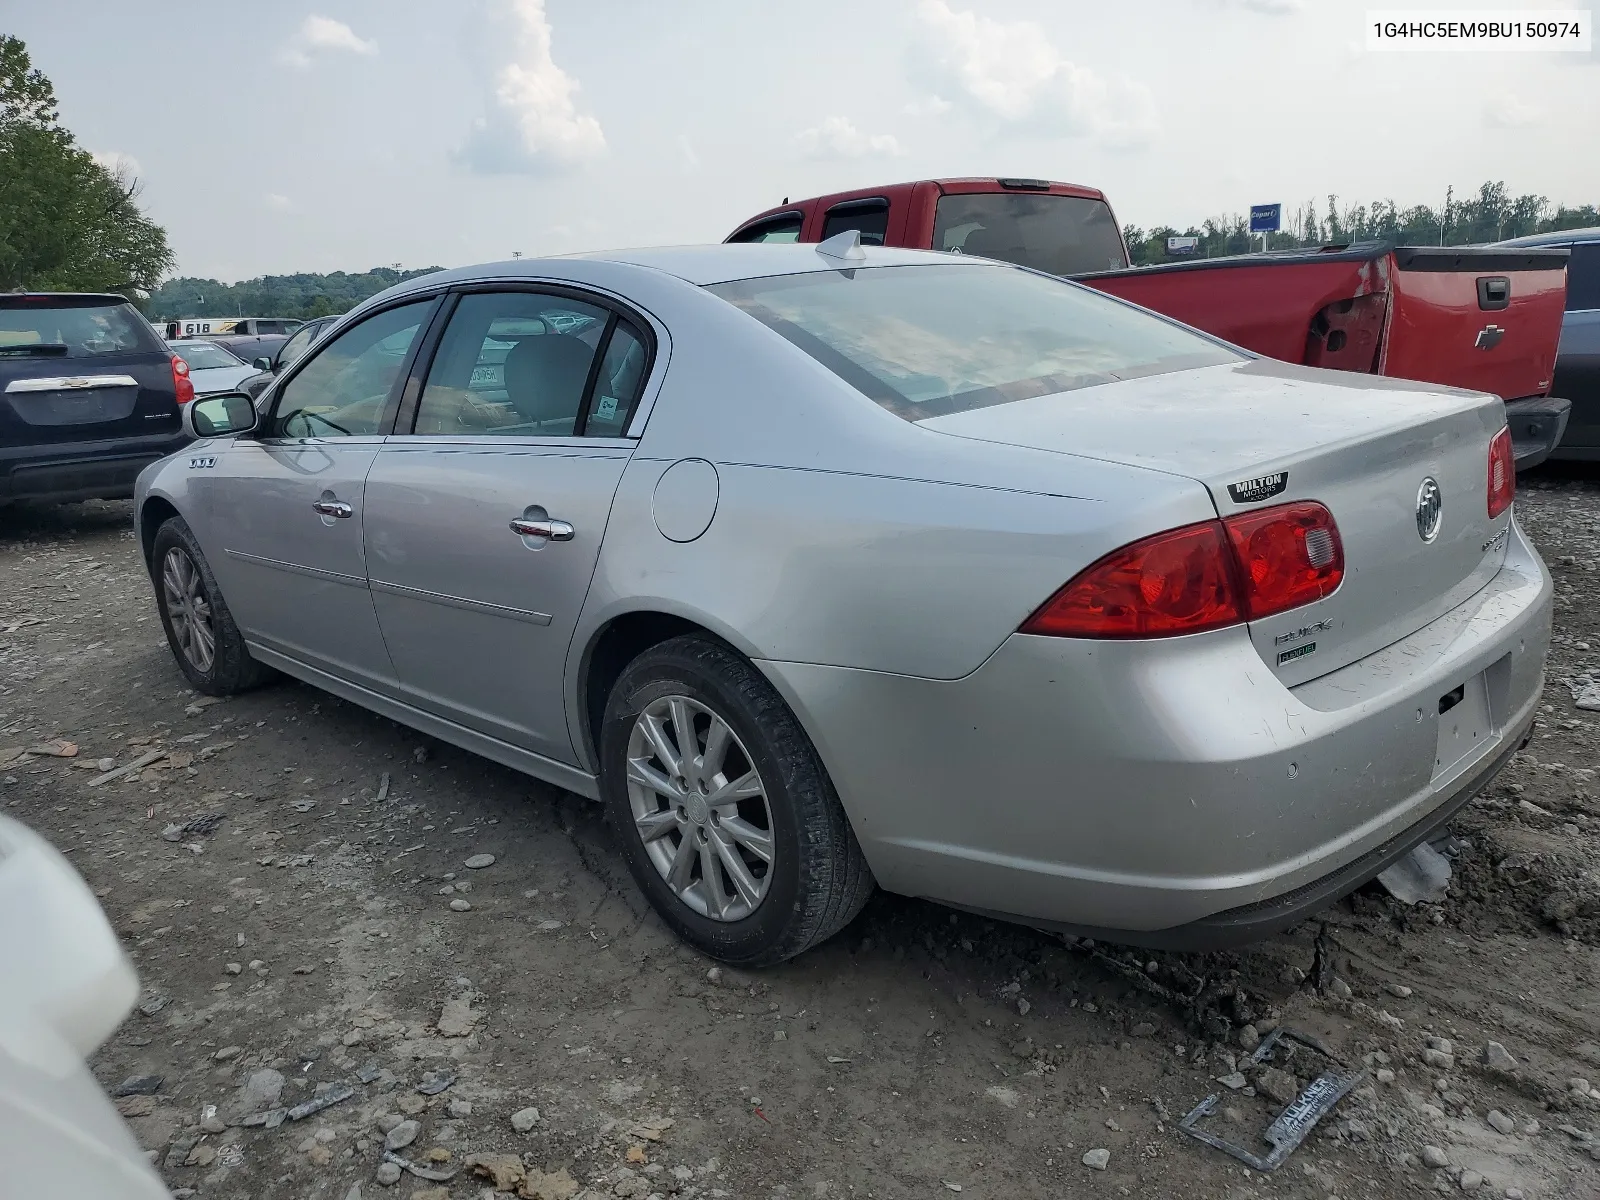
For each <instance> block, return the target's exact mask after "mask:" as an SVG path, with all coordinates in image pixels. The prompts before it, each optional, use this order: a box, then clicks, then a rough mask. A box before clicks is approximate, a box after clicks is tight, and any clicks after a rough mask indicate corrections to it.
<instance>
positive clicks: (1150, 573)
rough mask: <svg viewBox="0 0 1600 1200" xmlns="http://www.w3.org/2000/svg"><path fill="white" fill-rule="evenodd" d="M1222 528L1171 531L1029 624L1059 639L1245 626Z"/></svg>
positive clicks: (1060, 596) (1127, 554) (1091, 571)
mask: <svg viewBox="0 0 1600 1200" xmlns="http://www.w3.org/2000/svg"><path fill="white" fill-rule="evenodd" d="M1234 572H1235V567H1234V563H1233V556H1232V555H1231V554H1229V553H1228V543H1227V535H1226V533H1225V532H1224V531H1223V528H1222V522H1221V521H1205V522H1203V523H1202V524H1199V525H1186V526H1184V527H1183V528H1181V529H1169V530H1168V531H1167V532H1166V533H1158V534H1156V535H1155V536H1154V537H1148V538H1145V539H1144V540H1143V541H1140V542H1134V543H1133V544H1132V545H1131V546H1124V547H1123V548H1122V549H1121V550H1113V551H1112V552H1111V553H1110V554H1108V555H1106V556H1105V557H1104V558H1102V559H1101V560H1100V561H1099V562H1097V563H1095V564H1094V565H1093V566H1091V567H1089V568H1088V569H1087V570H1085V571H1083V572H1081V573H1080V574H1079V575H1078V577H1077V578H1076V579H1074V580H1072V582H1071V583H1069V584H1067V585H1066V586H1065V587H1064V588H1062V589H1061V590H1060V591H1059V592H1057V593H1056V594H1055V595H1054V596H1052V597H1050V599H1049V600H1047V601H1046V602H1045V604H1044V607H1043V608H1041V609H1039V611H1038V612H1036V613H1034V614H1033V616H1031V617H1029V618H1028V619H1027V620H1026V621H1025V622H1023V625H1022V632H1023V633H1043V634H1050V635H1053V636H1055V637H1087V638H1141V637H1168V636H1171V635H1172V634H1176V633H1200V632H1201V631H1203V630H1206V629H1219V628H1221V627H1222V626H1224V625H1235V624H1237V623H1238V622H1240V621H1242V620H1244V613H1243V611H1242V610H1241V609H1240V607H1239V586H1238V582H1237V581H1236V579H1235V578H1234Z"/></svg>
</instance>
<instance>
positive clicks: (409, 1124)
mask: <svg viewBox="0 0 1600 1200" xmlns="http://www.w3.org/2000/svg"><path fill="white" fill-rule="evenodd" d="M421 1132H422V1126H421V1125H419V1124H418V1123H417V1122H415V1121H401V1122H400V1124H398V1125H396V1126H395V1127H394V1128H393V1129H391V1130H389V1132H388V1133H387V1134H386V1135H384V1139H383V1145H384V1148H385V1149H386V1150H404V1149H405V1148H406V1147H407V1146H409V1145H411V1143H412V1142H414V1141H416V1140H417V1134H419V1133H421Z"/></svg>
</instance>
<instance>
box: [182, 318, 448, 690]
mask: <svg viewBox="0 0 1600 1200" xmlns="http://www.w3.org/2000/svg"><path fill="white" fill-rule="evenodd" d="M436 304H437V300H436V299H435V298H431V297H430V298H429V299H426V300H420V301H413V302H411V303H409V304H402V305H400V306H398V307H395V308H390V309H386V310H384V311H383V312H379V313H376V314H374V315H373V316H370V317H368V318H366V319H365V320H363V321H361V322H359V323H358V324H356V325H353V326H351V327H350V328H349V329H347V330H345V331H344V332H343V333H341V334H340V335H339V336H338V337H336V338H334V339H333V340H332V341H331V342H329V343H328V344H327V345H325V346H322V347H320V348H318V349H317V350H316V351H314V352H313V353H312V354H311V355H310V357H309V358H308V359H307V360H306V361H305V362H304V363H303V365H301V366H300V367H299V369H298V370H296V371H295V373H294V374H293V375H292V376H291V377H290V378H289V379H287V380H286V381H285V382H284V383H283V384H282V386H280V387H279V388H278V389H277V391H276V393H275V395H274V397H273V402H272V408H271V411H270V412H269V413H268V414H267V416H266V419H265V421H264V422H263V425H262V429H261V431H260V433H259V435H258V436H256V437H252V438H239V439H235V440H234V441H233V442H232V443H231V444H230V445H229V446H228V447H227V449H226V451H225V452H223V453H220V454H218V455H217V456H216V462H215V466H214V467H212V468H209V469H207V470H206V471H205V475H206V477H207V478H206V482H207V483H209V484H212V485H213V486H211V487H209V488H207V492H208V494H209V495H211V496H212V497H214V498H215V499H216V501H217V503H216V504H214V505H212V506H210V513H209V519H210V521H211V525H212V535H213V536H212V541H213V542H220V544H221V550H222V552H221V553H220V554H219V553H209V552H208V557H209V558H210V560H211V564H212V568H213V570H214V571H215V572H216V575H217V579H218V582H219V583H220V584H221V585H222V591H223V595H224V596H226V597H227V600H228V607H229V608H230V609H231V610H232V612H233V615H234V619H235V620H236V621H237V622H238V625H239V628H240V630H241V631H242V632H243V633H244V636H245V638H246V640H247V641H249V642H250V643H252V645H254V646H259V647H262V648H264V649H266V650H268V651H270V652H275V653H277V654H280V655H283V656H285V657H287V658H290V659H293V660H295V661H296V662H299V663H303V664H305V665H307V666H310V667H313V668H315V669H316V670H318V671H323V672H326V673H329V674H332V675H334V676H337V677H339V678H342V679H345V680H348V681H350V682H353V683H356V684H359V685H360V686H363V687H366V688H370V689H372V690H375V691H380V692H384V693H387V694H391V695H392V694H393V692H394V668H393V665H392V664H391V662H390V660H389V654H388V651H387V649H386V648H385V647H384V644H383V637H382V635H381V634H380V632H379V630H378V619H377V615H376V614H375V613H374V611H373V607H372V594H371V592H370V591H369V589H368V587H367V566H366V559H365V551H364V548H363V545H362V522H363V520H364V517H365V507H366V480H367V471H368V469H369V468H370V467H371V466H372V462H373V459H374V457H375V456H376V455H377V453H378V447H379V446H381V445H382V444H383V439H384V435H385V434H386V433H387V432H388V430H389V428H390V427H391V426H392V424H393V421H394V413H395V411H396V408H397V405H398V393H399V389H400V387H401V384H402V382H403V381H404V379H405V377H406V374H407V371H408V369H409V366H410V362H411V358H412V356H413V354H414V352H415V350H416V346H417V343H418V341H419V339H420V338H421V335H422V332H423V330H425V329H426V328H427V324H428V320H429V318H430V317H431V315H432V313H433V311H434V308H435V305H436ZM208 551H209V547H208Z"/></svg>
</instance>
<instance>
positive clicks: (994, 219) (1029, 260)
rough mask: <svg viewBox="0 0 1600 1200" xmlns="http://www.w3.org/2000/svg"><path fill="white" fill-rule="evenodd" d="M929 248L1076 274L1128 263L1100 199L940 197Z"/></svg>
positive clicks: (1011, 195)
mask: <svg viewBox="0 0 1600 1200" xmlns="http://www.w3.org/2000/svg"><path fill="white" fill-rule="evenodd" d="M933 248H934V249H935V250H943V251H945V252H947V253H950V254H976V255H979V256H981V257H983V258H998V259H999V260H1000V261H1002V262H1009V263H1016V264H1017V265H1018V266H1021V267H1032V268H1033V269H1034V270H1036V271H1048V272H1049V273H1050V274H1052V275H1078V274H1082V273H1083V272H1086V271H1108V270H1114V269H1116V268H1118V267H1125V266H1127V265H1128V258H1127V252H1126V250H1125V249H1124V248H1123V245H1122V235H1121V233H1120V232H1118V230H1117V222H1116V220H1115V218H1113V217H1112V215H1111V208H1110V206H1109V205H1107V204H1106V203H1105V201H1103V200H1085V199H1083V198H1082V197H1080V196H1049V195H1017V194H1014V193H1010V192H1006V193H999V194H996V193H979V194H971V195H964V196H941V197H940V198H939V207H938V209H937V210H936V211H935V214H934V219H933Z"/></svg>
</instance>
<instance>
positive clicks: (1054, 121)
mask: <svg viewBox="0 0 1600 1200" xmlns="http://www.w3.org/2000/svg"><path fill="white" fill-rule="evenodd" d="M917 16H918V17H919V19H920V21H921V25H922V35H923V36H922V38H921V42H920V45H919V46H918V49H917V54H918V57H917V59H916V60H915V67H916V69H917V70H918V72H919V73H920V74H921V75H923V76H924V77H925V78H926V79H927V80H928V82H930V83H931V84H932V85H933V87H932V90H933V91H934V92H935V93H936V95H937V96H938V98H939V99H942V100H946V101H955V102H957V103H960V104H962V105H964V106H965V107H967V108H969V109H970V110H972V111H974V112H976V113H978V114H979V115H982V116H984V117H987V118H991V119H995V120H998V121H1001V122H1004V123H1007V124H1027V125H1032V126H1034V127H1042V128H1044V129H1047V130H1051V131H1054V132H1057V133H1061V134H1068V135H1077V136H1083V137H1090V138H1093V139H1095V140H1096V141H1100V142H1103V143H1105V144H1107V145H1111V146H1132V145H1138V144H1141V143H1143V142H1146V141H1148V140H1149V139H1150V138H1151V137H1152V136H1153V135H1154V134H1155V132H1156V129H1157V126H1158V121H1157V117H1156V105H1155V98H1154V97H1153V96H1152V95H1151V93H1150V89H1149V88H1147V87H1145V86H1144V85H1143V84H1141V83H1137V82H1135V81H1134V80H1131V79H1127V78H1124V77H1122V76H1107V75H1102V74H1100V73H1099V72H1098V71H1095V70H1093V69H1092V68H1090V67H1082V66H1079V65H1078V64H1077V63H1074V62H1072V61H1071V60H1070V59H1068V58H1066V57H1065V56H1064V55H1063V54H1062V53H1061V51H1059V50H1058V49H1056V47H1055V45H1054V43H1052V42H1051V41H1050V39H1049V37H1048V36H1047V35H1046V34H1045V32H1044V30H1043V29H1041V28H1040V27H1039V26H1038V25H1036V24H1034V23H1033V22H1032V21H996V20H994V19H993V18H991V17H985V16H979V15H978V14H977V13H974V12H957V11H955V10H954V9H952V8H951V7H950V5H949V4H948V3H946V0H921V2H920V4H919V5H918V8H917Z"/></svg>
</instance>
